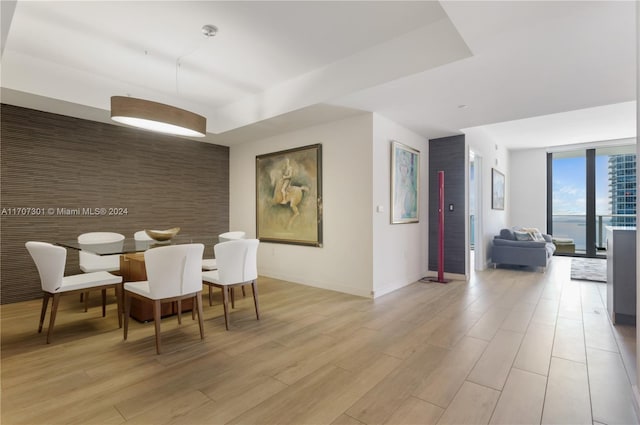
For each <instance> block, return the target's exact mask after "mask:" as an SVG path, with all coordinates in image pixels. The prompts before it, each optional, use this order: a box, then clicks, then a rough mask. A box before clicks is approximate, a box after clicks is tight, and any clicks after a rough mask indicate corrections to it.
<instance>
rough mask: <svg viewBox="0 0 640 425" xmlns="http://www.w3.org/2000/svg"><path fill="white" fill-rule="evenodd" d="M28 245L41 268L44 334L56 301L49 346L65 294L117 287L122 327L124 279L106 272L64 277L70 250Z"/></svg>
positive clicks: (103, 306)
mask: <svg viewBox="0 0 640 425" xmlns="http://www.w3.org/2000/svg"><path fill="white" fill-rule="evenodd" d="M25 246H26V248H27V250H28V251H29V254H30V255H31V258H33V261H34V263H35V264H36V267H37V268H38V273H39V275H40V284H41V286H42V292H43V294H44V297H43V299H42V311H41V313H40V324H39V326H38V333H40V332H42V325H43V323H44V317H45V315H46V313H47V306H48V304H49V299H50V298H53V301H52V304H51V314H50V318H49V329H48V331H47V344H49V343H50V342H51V335H52V333H53V325H54V324H55V321H56V314H57V312H58V303H59V301H60V295H62V294H73V293H78V292H80V293H82V292H84V291H86V290H88V289H102V290H107V289H109V288H114V289H115V291H116V299H117V303H118V326H120V327H122V297H121V295H120V292H121V289H122V277H120V276H114V275H112V274H111V273H109V272H105V271H99V272H91V273H83V274H77V275H72V276H64V266H65V263H66V260H67V250H66V249H64V248H62V247H61V246H55V245H52V244H50V243H46V242H34V241H30V242H27V243H26V244H25ZM105 315H106V311H105V300H104V299H103V303H102V316H103V317H104V316H105Z"/></svg>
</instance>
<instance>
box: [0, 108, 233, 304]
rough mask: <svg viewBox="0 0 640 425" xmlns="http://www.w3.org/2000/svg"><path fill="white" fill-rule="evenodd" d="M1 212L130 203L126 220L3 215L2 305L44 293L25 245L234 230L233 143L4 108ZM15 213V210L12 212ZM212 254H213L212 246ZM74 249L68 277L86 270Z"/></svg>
mask: <svg viewBox="0 0 640 425" xmlns="http://www.w3.org/2000/svg"><path fill="white" fill-rule="evenodd" d="M0 115H1V121H0V124H1V127H0V135H1V142H0V148H1V149H0V153H1V157H0V167H1V172H0V178H1V182H0V183H1V189H0V195H1V198H0V202H1V208H3V209H9V208H21V207H27V208H44V209H45V210H46V209H49V208H54V209H56V210H57V209H58V208H126V209H127V214H126V215H120V216H60V215H57V214H54V215H49V214H45V215H43V216H33V215H22V214H18V215H13V214H5V215H2V216H0V225H1V228H0V232H1V238H2V239H1V244H0V270H1V271H0V277H1V279H2V282H1V291H0V301H1V303H2V304H6V303H12V302H17V301H22V300H28V299H33V298H37V297H40V296H41V295H42V292H41V290H40V280H39V277H38V273H37V270H36V268H35V265H34V263H33V261H32V260H31V257H30V256H29V254H28V253H27V251H26V249H25V247H24V243H25V242H26V241H29V240H37V241H46V242H56V241H62V240H72V239H75V238H76V237H77V236H78V234H80V233H84V232H93V231H111V232H118V233H122V234H124V235H125V236H127V237H133V233H134V232H136V231H138V230H143V229H166V228H170V227H175V226H179V227H181V229H182V230H181V232H180V233H181V234H186V235H212V236H215V235H218V234H220V233H222V232H224V231H227V230H229V148H228V147H225V146H217V145H212V144H208V143H201V142H197V141H192V140H187V139H182V138H177V137H172V136H164V135H158V134H155V133H150V132H146V131H142V130H136V129H130V128H126V127H119V126H116V125H110V124H104V123H98V122H93V121H87V120H82V119H77V118H71V117H67V116H62V115H56V114H51V113H46V112H41V111H35V110H32V109H25V108H20V107H16V106H11V105H4V104H3V105H1V109H0ZM5 212H7V210H5ZM205 255H208V256H212V255H213V249H212V247H210V246H208V247H206V249H205ZM79 272H80V270H79V268H78V253H77V251H74V250H71V249H69V250H68V253H67V265H66V271H65V273H66V274H73V273H79Z"/></svg>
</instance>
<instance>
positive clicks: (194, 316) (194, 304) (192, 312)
mask: <svg viewBox="0 0 640 425" xmlns="http://www.w3.org/2000/svg"><path fill="white" fill-rule="evenodd" d="M200 301H201V302H202V292H200ZM192 304H193V308H192V309H191V320H196V297H195V296H194V297H193V301H192Z"/></svg>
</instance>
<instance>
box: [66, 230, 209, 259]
mask: <svg viewBox="0 0 640 425" xmlns="http://www.w3.org/2000/svg"><path fill="white" fill-rule="evenodd" d="M187 243H201V244H204V246H205V248H206V247H207V246H213V245H215V244H216V243H218V237H217V236H189V235H177V236H174V237H173V238H172V239H171V240H168V241H164V242H158V241H154V240H151V241H137V240H135V239H133V238H126V239H124V240H122V241H119V242H110V243H101V244H81V243H78V240H77V239H74V240H69V241H60V242H56V243H55V244H56V245H59V246H63V247H65V248H71V249H77V250H79V251H80V250H82V251H87V252H91V253H93V254H97V255H113V254H131V253H134V252H144V251H146V250H147V249H150V248H157V247H161V246H169V245H180V244H187Z"/></svg>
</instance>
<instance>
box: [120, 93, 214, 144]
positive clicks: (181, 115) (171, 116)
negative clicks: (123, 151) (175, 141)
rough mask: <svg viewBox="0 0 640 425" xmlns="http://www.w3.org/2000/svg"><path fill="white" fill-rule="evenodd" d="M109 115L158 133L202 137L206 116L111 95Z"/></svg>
mask: <svg viewBox="0 0 640 425" xmlns="http://www.w3.org/2000/svg"><path fill="white" fill-rule="evenodd" d="M111 119H112V120H114V121H117V122H120V123H122V124H127V125H131V126H134V127H138V128H143V129H146V130H151V131H158V132H161V133H167V134H175V135H179V136H191V137H204V136H205V135H206V132H207V119H206V118H205V117H203V116H202V115H198V114H195V113H193V112H189V111H187V110H184V109H180V108H176V107H174V106H170V105H165V104H164V103H158V102H152V101H150V100H144V99H136V98H134V97H126V96H112V97H111Z"/></svg>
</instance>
